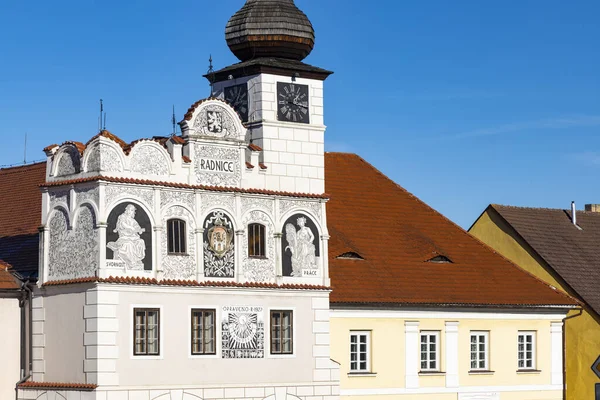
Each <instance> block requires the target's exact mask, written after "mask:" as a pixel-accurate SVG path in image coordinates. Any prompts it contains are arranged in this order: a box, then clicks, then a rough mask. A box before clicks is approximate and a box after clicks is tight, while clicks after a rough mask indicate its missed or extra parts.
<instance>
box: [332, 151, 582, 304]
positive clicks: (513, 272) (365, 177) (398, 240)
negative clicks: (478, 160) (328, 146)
mask: <svg viewBox="0 0 600 400" xmlns="http://www.w3.org/2000/svg"><path fill="white" fill-rule="evenodd" d="M325 187H326V190H327V192H328V193H329V195H330V200H329V202H328V203H327V217H328V221H327V223H328V228H329V233H330V235H331V239H330V246H329V263H330V264H329V265H330V267H329V268H330V276H331V281H332V285H333V287H334V290H333V292H332V293H331V302H332V303H363V304H364V303H370V304H413V305H416V304H419V305H423V304H426V305H473V306H551V305H556V306H563V305H565V306H568V305H572V306H574V305H576V304H577V303H576V301H575V300H574V299H572V298H571V297H568V296H566V295H564V294H562V293H561V292H559V291H557V290H554V289H552V288H550V286H548V285H546V284H544V283H542V282H541V281H540V280H538V279H536V278H535V277H533V276H532V275H530V274H528V273H526V272H525V271H523V270H521V269H520V268H518V267H516V266H515V265H514V264H512V263H511V262H509V261H508V260H507V259H505V258H504V257H502V256H500V255H498V254H496V253H494V252H493V251H491V250H490V249H489V248H488V247H487V246H486V245H484V244H483V243H481V242H480V241H478V240H477V239H475V238H474V237H472V236H471V235H469V234H468V233H467V232H465V231H464V230H463V229H461V228H460V227H459V226H457V225H456V224H454V223H453V222H451V221H450V220H448V219H447V218H445V217H444V216H443V215H441V214H440V213H438V212H437V211H435V210H433V209H432V208H431V207H429V206H428V205H427V204H425V203H423V202H422V201H421V200H419V199H418V198H416V197H415V196H414V195H412V194H410V193H409V192H407V191H406V190H405V189H403V188H402V187H400V186H399V185H397V184H396V183H394V182H393V181H391V180H390V179H389V178H387V177H386V176H385V175H383V174H382V173H381V172H379V171H378V170H376V169H375V168H374V167H373V166H371V165H370V164H368V163H367V162H366V161H365V160H363V159H362V158H360V157H359V156H357V155H354V154H343V153H326V155H325ZM345 252H356V253H358V254H360V255H361V256H362V257H364V260H361V261H357V260H352V259H343V258H342V259H339V258H336V256H338V255H340V254H343V253H345ZM436 252H437V254H442V255H444V256H446V257H448V258H450V259H451V260H452V261H453V263H431V262H426V261H424V260H425V258H424V256H425V255H426V254H436Z"/></svg>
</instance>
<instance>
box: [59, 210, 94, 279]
mask: <svg viewBox="0 0 600 400" xmlns="http://www.w3.org/2000/svg"><path fill="white" fill-rule="evenodd" d="M68 221H69V217H68V216H67V214H66V213H65V212H64V211H63V210H56V211H55V212H54V214H53V215H52V217H51V219H50V221H49V223H48V227H49V233H50V240H49V251H48V254H49V262H48V269H49V270H48V278H49V279H51V280H53V279H75V278H82V277H89V276H94V274H95V271H96V269H97V267H98V231H97V230H96V216H95V215H94V211H93V209H92V208H91V207H89V206H87V205H84V206H82V207H81V208H79V210H78V213H77V217H76V220H75V225H74V226H73V228H72V229H69V223H68Z"/></svg>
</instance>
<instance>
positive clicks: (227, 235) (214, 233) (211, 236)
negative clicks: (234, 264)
mask: <svg viewBox="0 0 600 400" xmlns="http://www.w3.org/2000/svg"><path fill="white" fill-rule="evenodd" d="M208 224H212V226H211V227H210V228H209V229H208V247H209V249H210V250H212V252H213V253H214V254H215V256H217V257H219V258H221V257H223V256H224V255H225V254H226V253H227V252H228V251H229V250H230V249H231V247H232V245H233V240H232V239H233V229H231V226H228V225H230V224H231V223H230V222H229V221H227V219H226V218H225V216H224V215H223V213H222V212H221V211H215V212H214V213H213V216H212V217H211V218H210V219H209V220H208V221H207V225H208Z"/></svg>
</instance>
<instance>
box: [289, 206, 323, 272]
mask: <svg viewBox="0 0 600 400" xmlns="http://www.w3.org/2000/svg"><path fill="white" fill-rule="evenodd" d="M296 223H297V224H298V227H299V229H298V230H297V231H296V227H295V226H294V224H293V223H288V224H286V225H285V234H286V237H285V239H286V240H287V243H288V245H287V246H286V247H285V249H284V253H285V252H288V251H289V252H290V253H291V264H292V272H291V276H302V270H307V269H316V268H317V255H316V247H315V244H314V241H315V235H314V233H313V232H312V230H311V229H310V228H309V227H308V226H306V217H304V216H300V217H298V218H297V219H296Z"/></svg>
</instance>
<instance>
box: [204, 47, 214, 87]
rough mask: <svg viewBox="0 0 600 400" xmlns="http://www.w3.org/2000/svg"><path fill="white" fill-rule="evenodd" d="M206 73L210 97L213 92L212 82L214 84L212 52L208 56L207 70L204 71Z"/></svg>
mask: <svg viewBox="0 0 600 400" xmlns="http://www.w3.org/2000/svg"><path fill="white" fill-rule="evenodd" d="M206 75H208V80H209V82H210V96H211V97H212V95H213V93H214V84H215V70H214V68H213V59H212V54H211V55H210V57H209V58H208V71H207V72H206Z"/></svg>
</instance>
